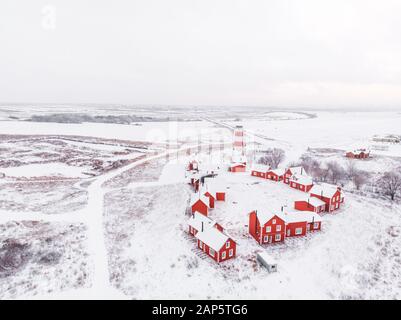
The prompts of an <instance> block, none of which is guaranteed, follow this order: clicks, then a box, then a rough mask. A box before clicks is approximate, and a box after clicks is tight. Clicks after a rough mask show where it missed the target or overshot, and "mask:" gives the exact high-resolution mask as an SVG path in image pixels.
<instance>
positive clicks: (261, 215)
mask: <svg viewBox="0 0 401 320" xmlns="http://www.w3.org/2000/svg"><path fill="white" fill-rule="evenodd" d="M256 215H257V217H258V220H259V223H260V225H262V226H263V225H264V224H266V223H267V222H268V221H269V220H271V219H272V218H273V217H274V216H277V217H279V218H280V219H282V220H284V221H285V216H284V214H283V213H282V212H281V211H279V212H277V211H270V210H256Z"/></svg>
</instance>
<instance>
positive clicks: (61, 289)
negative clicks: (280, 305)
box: [0, 106, 401, 299]
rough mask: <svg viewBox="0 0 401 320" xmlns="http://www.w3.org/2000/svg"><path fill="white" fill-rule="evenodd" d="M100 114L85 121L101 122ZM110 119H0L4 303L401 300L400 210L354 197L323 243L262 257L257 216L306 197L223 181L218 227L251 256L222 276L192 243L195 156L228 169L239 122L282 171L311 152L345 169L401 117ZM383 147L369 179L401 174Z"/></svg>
mask: <svg viewBox="0 0 401 320" xmlns="http://www.w3.org/2000/svg"><path fill="white" fill-rule="evenodd" d="M93 108H95V107H91V108H89V107H88V108H87V109H84V112H85V113H86V114H91V113H92V115H95V114H97V113H98V111H97V112H94V110H96V109H93ZM68 110H69V108H68V107H63V108H61V107H60V110H58V112H56V113H63V112H64V113H65V112H68ZM99 110H100V109H99ZM102 110H104V113H105V114H107V115H109V116H110V115H111V116H113V115H114V116H116V118H113V117H111V118H108V119H109V120H110V119H111V120H110V121H111V123H102V122H99V121H102V119H98V118H95V119H93V118H88V117H87V116H85V117H83V116H82V115H80V116H79V118H78V120H79V119H81V118H82V119H86V120H87V121H89V120H90V121H89V122H79V121H78V120H77V119H76V118H74V121H75V122H74V123H65V122H63V123H61V122H48V121H49V119H50V120H51V119H53V117H48V115H49V113H54V109H46V108H35V107H32V108H30V109H29V108H27V109H21V110H19V109H18V108H16V107H10V106H3V107H2V108H1V110H0V120H1V121H0V228H1V232H0V298H1V299H12V298H26V299H30V298H35V297H36V298H37V297H41V298H56V297H62V298H74V297H83V298H129V299H132V298H134V299H151V298H166V299H168V298H170V299H179V298H184V299H196V298H199V299H208V298H217V299H225V298H226V299H230V298H237V299H246V298H250V299H252V298H255V299H282V298H290V299H295V298H298V299H325V298H329V299H369V298H373V299H378V298H387V299H400V298H401V258H400V257H401V255H400V254H401V252H400V250H401V249H400V248H401V205H400V202H399V199H397V200H396V201H394V202H391V201H389V200H387V199H386V198H384V197H378V196H374V195H372V194H369V193H366V194H365V195H361V194H358V193H351V192H350V193H348V192H346V194H345V197H346V198H345V205H344V207H342V208H341V210H340V211H339V212H338V213H336V214H335V215H325V216H323V227H322V231H321V232H316V233H313V234H309V235H308V236H307V237H304V238H298V239H287V241H286V243H285V244H280V245H274V246H270V247H260V246H258V245H257V243H256V242H255V241H254V240H253V239H252V238H250V237H249V235H248V233H247V224H248V220H247V214H248V213H249V212H250V211H251V210H254V209H257V208H259V210H261V208H265V209H266V210H269V209H272V210H275V209H278V208H280V207H281V206H282V205H287V206H289V207H290V206H291V205H292V203H293V201H294V200H295V199H297V198H298V197H299V196H301V195H303V193H301V192H300V191H296V190H293V189H290V188H289V187H288V186H286V185H284V184H282V183H275V182H271V181H264V180H261V179H258V178H255V177H251V176H250V175H249V174H248V173H245V174H229V173H227V172H223V171H222V172H220V174H219V175H218V177H217V178H215V179H218V180H219V181H220V182H221V183H222V184H224V185H225V186H226V187H227V201H226V202H224V203H223V202H218V203H217V205H216V208H215V209H214V210H212V211H211V217H212V218H213V219H215V220H217V221H218V222H219V223H221V224H222V225H223V226H224V227H226V228H227V230H228V232H229V233H230V234H231V235H232V236H233V237H234V238H235V239H236V240H237V241H238V244H239V245H238V257H237V258H236V259H235V260H232V261H227V262H225V263H222V264H221V265H217V264H216V263H214V262H213V261H212V260H208V259H206V260H205V259H202V258H201V256H200V255H199V253H198V251H197V249H196V247H195V243H194V242H193V240H192V239H191V238H190V237H188V235H187V234H186V232H185V231H186V230H187V226H186V219H187V217H186V216H185V208H186V207H187V202H188V199H189V197H190V195H191V193H192V191H191V189H190V187H189V186H188V185H187V184H186V183H185V172H184V167H185V163H186V161H188V160H189V159H190V158H191V157H192V156H194V154H197V157H201V158H202V159H203V160H204V161H209V162H227V161H228V159H229V157H228V153H229V152H230V148H229V147H227V144H228V145H229V143H230V142H231V139H232V131H231V130H230V129H231V128H232V127H233V126H235V125H238V124H241V125H243V126H244V129H245V130H246V132H247V137H246V138H247V140H248V146H249V151H248V159H249V161H250V162H254V161H256V154H255V151H253V149H252V148H253V147H254V146H255V145H258V146H261V147H265V148H271V147H279V148H281V149H283V150H284V151H285V153H286V158H285V159H284V162H283V163H282V166H285V165H286V164H288V163H291V162H294V161H298V160H299V157H301V156H302V155H305V154H307V155H309V156H313V157H314V158H316V159H318V160H319V161H321V162H323V163H325V162H330V161H333V160H334V161H336V162H338V163H339V164H340V165H342V166H344V167H345V166H346V164H347V161H348V160H346V159H345V158H344V152H345V151H346V150H352V149H355V148H361V147H369V146H370V145H372V144H373V142H372V141H371V138H372V137H373V136H374V135H377V134H379V135H384V134H396V135H401V127H400V126H399V123H401V114H400V113H397V112H358V113H356V112H347V113H343V112H322V111H313V112H310V111H307V112H292V111H288V110H285V111H283V110H275V111H274V110H273V111H272V110H269V111H266V110H263V109H259V110H257V109H249V110H246V108H242V109H236V110H235V111H234V112H228V111H227V110H225V109H223V108H217V109H216V110H214V109H213V108H207V109H205V110H204V112H202V110H200V108H198V109H193V110H191V109H189V111H188V110H186V111H184V110H183V109H180V108H177V109H174V110H173V115H174V116H173V117H172V118H173V121H166V120H163V119H161V118H162V116H161V115H163V117H164V118H168V115H169V112H170V111H171V110H166V109H163V108H160V109H158V112H154V111H152V108H145V107H144V108H138V109H136V110H135V112H134V111H132V110H129V109H124V108H120V109H116V110H115V111H113V110H112V109H107V108H104V109H102ZM160 112H161V113H160ZM71 113H72V112H71ZM128 114H129V115H130V116H131V118H130V119H131V120H130V121H127V123H120V122H121V119H124V115H128ZM38 115H40V116H41V117H42V116H44V117H43V118H37V117H36V118H34V117H33V116H38ZM214 115H215V117H214ZM117 116H118V117H117ZM56 118H57V119H60V117H59V116H57V117H56ZM33 119H41V120H42V121H40V122H35V121H32V120H33ZM62 119H63V121H64V120H65V118H62ZM67 119H72V118H71V117H70V116H69V117H68V118H67ZM88 119H89V120H88ZM168 120H171V119H168ZM374 144H377V143H374ZM222 145H223V147H221V146H222ZM385 145H386V146H387V147H388V150H382V151H372V158H371V159H369V160H366V161H358V162H356V165H357V167H358V169H361V170H365V171H367V172H369V173H372V174H376V175H379V174H381V173H383V172H385V171H387V170H390V169H391V170H398V169H399V168H400V164H401V145H396V144H394V145H392V144H385ZM212 146H215V147H216V146H220V147H221V150H220V151H219V148H217V149H214V150H211V147H212ZM260 250H267V251H268V252H269V253H270V254H271V255H273V256H274V257H276V258H277V260H278V272H277V273H275V274H268V273H267V272H266V270H264V269H262V268H261V267H260V266H259V265H258V264H257V263H256V261H255V254H256V252H258V251H260Z"/></svg>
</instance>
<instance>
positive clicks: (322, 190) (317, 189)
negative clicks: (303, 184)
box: [310, 183, 338, 198]
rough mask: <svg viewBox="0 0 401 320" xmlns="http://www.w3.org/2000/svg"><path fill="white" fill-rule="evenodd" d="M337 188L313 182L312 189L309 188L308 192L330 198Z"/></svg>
mask: <svg viewBox="0 0 401 320" xmlns="http://www.w3.org/2000/svg"><path fill="white" fill-rule="evenodd" d="M337 190H338V189H337V187H336V186H335V185H332V184H328V183H323V184H315V185H314V186H313V187H312V189H310V193H311V194H316V195H319V196H323V197H326V198H332V197H333V196H334V194H335V193H336V192H337Z"/></svg>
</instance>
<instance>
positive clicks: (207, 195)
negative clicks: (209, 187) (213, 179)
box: [204, 191, 216, 209]
mask: <svg viewBox="0 0 401 320" xmlns="http://www.w3.org/2000/svg"><path fill="white" fill-rule="evenodd" d="M204 195H205V196H206V197H207V198H209V208H210V209H214V202H215V201H216V195H213V194H212V193H210V192H209V191H206V192H205V193H204Z"/></svg>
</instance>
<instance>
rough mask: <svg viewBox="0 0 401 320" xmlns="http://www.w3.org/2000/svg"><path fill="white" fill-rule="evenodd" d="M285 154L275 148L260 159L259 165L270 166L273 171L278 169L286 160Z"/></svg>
mask: <svg viewBox="0 0 401 320" xmlns="http://www.w3.org/2000/svg"><path fill="white" fill-rule="evenodd" d="M284 158H285V152H284V150H282V149H278V148H274V149H270V150H269V151H267V152H266V154H265V155H264V156H263V157H261V158H260V159H259V163H261V164H265V165H270V166H271V167H272V169H277V167H278V166H279V164H280V163H281V162H282V161H283V160H284Z"/></svg>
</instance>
